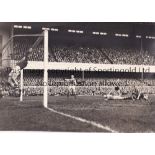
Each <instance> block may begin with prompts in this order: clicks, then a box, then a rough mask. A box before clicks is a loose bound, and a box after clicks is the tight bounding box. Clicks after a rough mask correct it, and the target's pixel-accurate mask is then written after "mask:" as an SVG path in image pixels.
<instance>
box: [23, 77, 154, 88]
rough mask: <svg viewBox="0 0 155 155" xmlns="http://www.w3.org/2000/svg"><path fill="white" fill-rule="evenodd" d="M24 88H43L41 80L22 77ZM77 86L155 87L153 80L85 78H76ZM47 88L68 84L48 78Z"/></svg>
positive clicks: (39, 78)
mask: <svg viewBox="0 0 155 155" xmlns="http://www.w3.org/2000/svg"><path fill="white" fill-rule="evenodd" d="M24 85H25V86H43V85H44V83H43V78H42V77H40V76H38V77H35V78H34V77H30V76H25V77H24ZM77 85H78V86H115V85H119V86H134V85H135V86H141V85H143V86H155V80H154V79H144V81H143V82H142V81H141V80H139V79H117V78H85V79H84V80H82V79H80V78H77ZM48 86H68V82H67V81H65V80H64V78H51V77H49V78H48Z"/></svg>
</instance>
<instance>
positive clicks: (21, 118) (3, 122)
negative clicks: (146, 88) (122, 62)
mask: <svg viewBox="0 0 155 155" xmlns="http://www.w3.org/2000/svg"><path fill="white" fill-rule="evenodd" d="M150 103H151V104H148V102H146V101H131V100H125V101H121V100H116V101H114V100H111V101H105V100H104V99H103V97H94V96H89V97H82V96H79V97H77V99H74V98H73V97H70V98H69V99H67V97H60V96H55V97H54V96H53V97H49V108H52V109H54V110H56V111H59V112H63V113H66V114H70V115H72V116H77V117H80V118H83V119H86V120H89V121H94V122H96V123H100V124H102V125H103V126H108V127H110V128H111V129H113V130H116V131H118V132H155V119H154V118H155V96H153V95H152V96H150ZM0 130H4V131H6V130H7V131H72V132H108V131H107V130H103V129H99V128H97V127H94V126H93V125H90V124H87V123H84V122H80V121H77V120H74V119H71V118H68V117H65V116H61V115H59V114H56V113H53V112H51V111H49V110H48V109H45V108H44V107H43V106H42V97H25V98H24V102H22V103H20V102H19V98H11V97H10V98H3V99H1V100H0Z"/></svg>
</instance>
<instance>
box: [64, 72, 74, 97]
mask: <svg viewBox="0 0 155 155" xmlns="http://www.w3.org/2000/svg"><path fill="white" fill-rule="evenodd" d="M65 81H67V83H68V90H67V91H68V92H67V97H69V96H70V95H74V97H75V98H76V85H77V82H76V79H75V78H74V75H71V78H70V79H65Z"/></svg>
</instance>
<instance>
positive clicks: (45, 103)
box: [1, 29, 48, 108]
mask: <svg viewBox="0 0 155 155" xmlns="http://www.w3.org/2000/svg"><path fill="white" fill-rule="evenodd" d="M16 37H17V38H18V37H43V46H44V54H43V55H44V59H43V69H44V75H43V84H44V85H43V89H44V91H43V106H44V107H45V108H47V107H48V29H45V30H44V32H43V34H20V35H14V36H12V37H11V38H10V39H9V40H8V42H7V43H6V44H5V45H4V46H3V47H2V49H1V51H2V55H4V54H6V53H7V55H8V53H10V54H14V53H12V52H9V51H13V48H12V49H11V48H10V44H12V43H13V39H14V38H16ZM38 42H39V39H37V41H36V42H35V43H34V44H33V48H35V47H36V46H37V45H38ZM8 48H9V51H8ZM3 60H4V61H6V60H7V61H10V62H12V61H13V63H15V62H14V60H12V59H11V58H5V57H4V58H3V57H2V61H3ZM12 65H14V64H12ZM5 67H6V66H5ZM7 67H8V66H7ZM23 70H24V69H23ZM23 70H21V74H20V89H21V93H20V101H21V102H22V101H23V89H24V80H23V78H24V77H23V76H24V75H23V74H24V71H23Z"/></svg>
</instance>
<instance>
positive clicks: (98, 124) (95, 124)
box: [46, 108, 118, 133]
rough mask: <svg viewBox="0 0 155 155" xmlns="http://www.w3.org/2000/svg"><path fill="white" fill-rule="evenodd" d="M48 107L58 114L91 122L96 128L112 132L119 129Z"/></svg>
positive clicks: (87, 122)
mask: <svg viewBox="0 0 155 155" xmlns="http://www.w3.org/2000/svg"><path fill="white" fill-rule="evenodd" d="M46 109H48V110H50V111H51V112H54V113H56V114H59V115H62V116H65V117H68V118H71V119H74V120H77V121H80V122H82V123H86V124H90V125H92V126H94V127H96V128H99V129H102V130H107V131H109V132H112V133H116V132H118V131H116V130H113V129H111V128H110V127H108V126H103V125H102V124H100V123H96V122H94V121H89V120H86V119H84V118H81V117H77V116H73V115H70V114H66V113H63V112H60V111H56V110H54V109H52V108H46Z"/></svg>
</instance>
